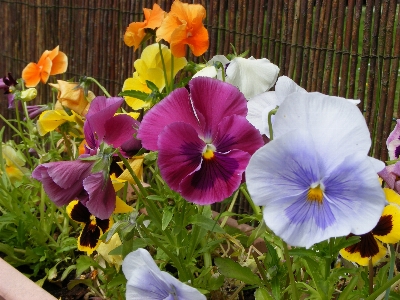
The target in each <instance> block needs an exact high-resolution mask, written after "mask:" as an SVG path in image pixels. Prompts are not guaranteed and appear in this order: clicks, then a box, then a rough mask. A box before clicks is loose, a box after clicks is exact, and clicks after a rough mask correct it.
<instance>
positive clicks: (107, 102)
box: [84, 96, 124, 149]
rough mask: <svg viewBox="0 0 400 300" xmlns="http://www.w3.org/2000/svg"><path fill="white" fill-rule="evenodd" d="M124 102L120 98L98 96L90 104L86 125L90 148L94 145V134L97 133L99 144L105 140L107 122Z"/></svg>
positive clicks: (86, 135) (85, 129)
mask: <svg viewBox="0 0 400 300" xmlns="http://www.w3.org/2000/svg"><path fill="white" fill-rule="evenodd" d="M123 101H124V99H123V98H119V97H114V98H106V97H104V96H98V97H96V98H94V99H93V101H92V102H91V103H90V107H89V111H88V113H87V115H86V122H85V125H84V132H85V138H87V139H88V140H90V142H88V145H89V146H90V147H91V145H94V144H93V137H92V136H93V134H94V133H96V136H97V140H98V141H99V142H101V141H102V140H103V137H104V134H105V128H104V124H105V122H106V121H107V120H109V119H111V118H112V117H113V116H114V114H115V113H116V111H117V110H118V108H119V107H120V106H121V104H122V103H123ZM91 148H92V147H91ZM92 149H93V148H92Z"/></svg>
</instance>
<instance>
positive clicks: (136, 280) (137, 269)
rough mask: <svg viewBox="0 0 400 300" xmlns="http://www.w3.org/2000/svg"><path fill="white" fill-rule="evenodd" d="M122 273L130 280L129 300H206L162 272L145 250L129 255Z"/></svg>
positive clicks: (127, 289) (197, 292)
mask: <svg viewBox="0 0 400 300" xmlns="http://www.w3.org/2000/svg"><path fill="white" fill-rule="evenodd" d="M122 271H123V272H124V275H125V277H126V279H127V280H128V282H127V284H126V299H127V300H142V299H154V300H187V299H190V300H206V297H205V296H204V295H203V294H201V293H200V292H199V291H198V290H197V289H195V288H193V287H191V286H188V285H186V284H184V283H182V282H180V281H179V280H178V279H176V278H175V277H173V276H172V275H171V274H169V273H167V272H164V271H161V270H160V269H159V268H158V267H157V265H156V263H155V262H154V260H153V258H152V257H151V255H150V253H149V252H147V250H145V249H142V248H139V249H138V250H136V251H133V252H131V253H129V254H128V255H127V256H126V257H125V259H124V262H123V263H122Z"/></svg>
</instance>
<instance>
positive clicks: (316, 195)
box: [307, 184, 324, 204]
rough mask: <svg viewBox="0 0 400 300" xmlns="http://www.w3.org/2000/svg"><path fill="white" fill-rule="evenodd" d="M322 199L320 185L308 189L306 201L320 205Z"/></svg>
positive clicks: (322, 189)
mask: <svg viewBox="0 0 400 300" xmlns="http://www.w3.org/2000/svg"><path fill="white" fill-rule="evenodd" d="M323 199H324V188H323V187H321V184H318V185H317V186H315V187H312V186H311V187H310V189H309V190H308V193H307V200H308V201H310V202H314V201H316V202H318V204H321V203H322V200H323Z"/></svg>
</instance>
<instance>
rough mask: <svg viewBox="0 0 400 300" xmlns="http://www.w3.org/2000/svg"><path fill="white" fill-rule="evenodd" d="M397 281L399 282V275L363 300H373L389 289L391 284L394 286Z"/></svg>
mask: <svg viewBox="0 0 400 300" xmlns="http://www.w3.org/2000/svg"><path fill="white" fill-rule="evenodd" d="M398 280H400V273H399V274H397V275H396V276H395V277H393V278H392V279H390V280H388V281H386V282H385V283H384V284H383V285H382V286H381V287H379V288H378V289H377V290H376V291H375V292H373V293H372V294H371V295H369V297H368V298H366V299H365V300H375V299H376V297H378V296H379V295H380V294H382V293H384V292H385V291H386V289H388V288H390V287H391V286H392V285H393V284H395V283H396V282H397V281H398Z"/></svg>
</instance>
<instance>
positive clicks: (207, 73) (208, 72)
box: [192, 66, 217, 78]
mask: <svg viewBox="0 0 400 300" xmlns="http://www.w3.org/2000/svg"><path fill="white" fill-rule="evenodd" d="M199 76H204V77H210V78H215V77H217V70H216V69H215V67H214V66H209V67H205V68H203V69H201V70H200V71H199V72H197V73H196V74H194V75H193V77H192V78H196V77H199Z"/></svg>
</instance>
